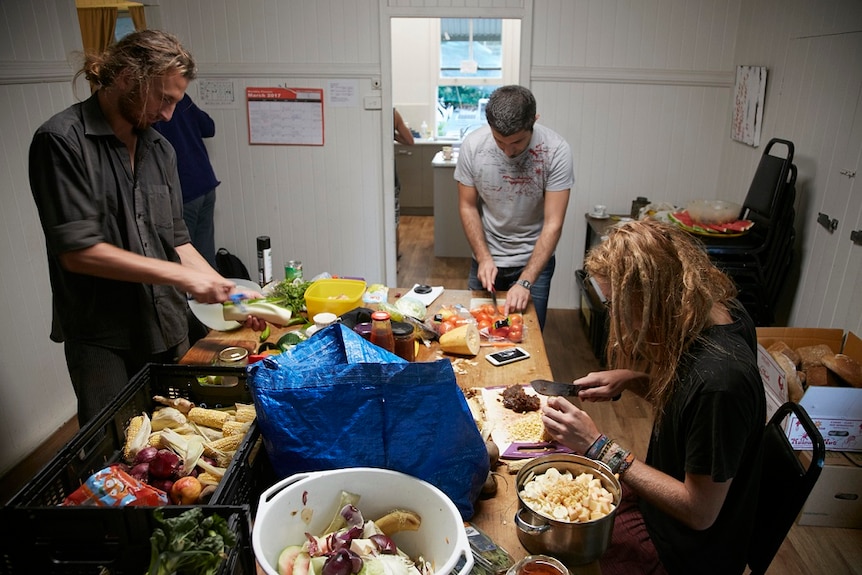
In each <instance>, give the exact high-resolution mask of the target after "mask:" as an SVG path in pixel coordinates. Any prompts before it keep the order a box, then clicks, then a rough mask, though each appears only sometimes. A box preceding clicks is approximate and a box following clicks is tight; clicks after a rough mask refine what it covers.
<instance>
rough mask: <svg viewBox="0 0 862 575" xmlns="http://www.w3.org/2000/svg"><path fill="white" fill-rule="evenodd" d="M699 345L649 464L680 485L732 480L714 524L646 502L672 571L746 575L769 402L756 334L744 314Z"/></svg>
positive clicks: (660, 549) (736, 314)
mask: <svg viewBox="0 0 862 575" xmlns="http://www.w3.org/2000/svg"><path fill="white" fill-rule="evenodd" d="M732 313H733V316H734V320H735V321H734V323H732V324H729V325H724V326H714V327H712V328H709V329H708V330H706V331H705V333H704V338H703V339H702V340H700V341H698V342H696V343H695V344H694V345H693V346H692V349H691V350H690V351H689V353H688V354H687V355H686V358H685V360H684V361H683V362H682V364H681V366H680V369H679V371H678V374H679V384H678V388H677V392H676V394H675V395H674V397H673V398H672V399H671V401H670V402H669V404H668V406H667V408H666V414H665V416H664V418H663V419H662V422H661V427H660V429H658V433H657V434H656V433H655V430H654V433H653V436H652V438H651V440H650V446H649V451H648V454H647V459H646V462H647V463H648V464H649V465H651V466H653V467H655V468H656V469H659V470H661V471H663V472H664V473H667V474H668V475H670V476H672V477H674V478H676V479H678V480H680V481H684V480H685V474H686V473H692V474H697V475H709V476H710V477H712V479H713V481H717V482H721V481H726V480H729V479H732V480H733V482H732V483H731V485H730V490H729V491H728V494H727V499H726V500H725V502H724V506H723V507H722V509H721V512H720V513H719V515H718V518H717V519H716V521H715V523H714V524H713V525H712V526H711V527H709V528H708V529H705V530H703V531H695V530H692V529H690V528H688V527H686V526H684V525H683V524H681V523H680V522H679V521H677V520H676V519H673V518H672V517H669V516H668V515H666V514H664V513H662V512H661V511H659V510H658V509H656V508H655V507H653V506H652V505H649V504H648V503H647V502H645V501H643V500H641V511H642V512H643V515H644V518H645V520H646V525H647V529H648V530H649V533H650V537H651V539H652V540H653V542H654V544H655V546H656V549H657V550H658V552H659V556H660V558H661V561H662V563H663V564H664V566H665V568H666V569H667V570H668V571H669V572H670V573H699V574H701V573H716V574H722V575H727V574H729V573H742V572H743V571H744V569H745V564H746V558H747V551H748V539H749V536H750V534H751V525H752V523H753V518H754V515H755V512H756V507H757V493H758V488H759V483H760V442H761V437H762V434H763V428H764V425H765V424H766V399H765V396H764V391H763V382H762V380H761V378H760V372H759V370H758V368H757V354H756V339H755V338H756V336H755V330H754V326H753V323H752V321H751V318H750V317H749V316H748V314H747V313H745V311H744V310H742V309H739V310H736V309H734V310H732Z"/></svg>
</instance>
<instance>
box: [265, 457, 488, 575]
mask: <svg viewBox="0 0 862 575" xmlns="http://www.w3.org/2000/svg"><path fill="white" fill-rule="evenodd" d="M342 490H345V491H349V492H351V493H356V494H358V495H360V496H361V498H360V500H359V503H358V504H357V507H358V508H359V510H360V511H361V512H362V515H363V516H364V517H365V518H366V519H373V518H376V517H380V516H383V515H385V514H386V513H388V512H389V511H392V510H393V509H409V510H411V511H415V512H416V513H418V514H419V516H420V517H421V518H422V525H421V526H420V527H419V530H418V531H402V532H400V533H396V534H394V536H393V537H392V539H393V540H394V541H395V544H396V545H397V546H398V547H399V548H400V549H403V550H404V552H405V553H407V554H408V555H409V556H411V557H414V558H415V557H417V556H419V555H422V556H423V557H424V558H425V559H426V560H427V561H430V562H431V565H433V567H434V572H435V573H440V574H445V575H448V574H449V573H451V572H453V571H454V570H455V567H456V565H457V563H458V561H459V559H461V558H463V559H464V560H465V562H464V565H463V567H462V568H461V570H460V571H458V573H463V574H467V573H470V570H471V569H472V568H473V554H472V552H471V551H470V543H469V541H468V540H467V532H466V531H465V530H464V522H463V520H462V519H461V515H460V513H458V509H457V507H455V504H454V503H452V500H451V499H449V498H448V497H447V496H446V494H444V493H443V492H442V491H440V490H439V489H438V488H436V487H434V486H433V485H431V484H430V483H427V482H425V481H422V480H420V479H416V478H415V477H411V476H410V475H407V474H404V473H400V472H397V471H391V470H388V469H376V468H371V467H351V468H346V469H336V470H331V471H317V472H309V473H297V474H295V475H292V476H290V477H288V478H286V479H283V480H281V481H280V482H278V483H276V484H275V485H273V486H272V487H270V488H269V489H267V490H266V491H265V492H264V493H263V494H262V495H261V496H260V503H259V506H258V509H257V516H256V517H255V520H254V528H253V530H252V537H251V540H252V548H253V549H254V554H255V557H256V559H257V561H258V563H259V564H260V566H261V567H262V568H263V570H264V571H265V572H266V573H267V574H268V575H278V570H277V568H276V566H277V562H278V556H279V554H280V553H281V551H282V549H284V548H285V547H286V546H288V545H302V543H303V542H305V540H306V538H305V533H306V532H308V533H311V534H313V535H319V534H320V533H321V532H322V531H323V530H324V529H325V528H326V526H327V525H329V521H330V520H331V519H332V516H333V515H334V514H335V513H337V512H338V509H337V508H338V503H339V500H340V498H341V491H342ZM309 516H310V517H309Z"/></svg>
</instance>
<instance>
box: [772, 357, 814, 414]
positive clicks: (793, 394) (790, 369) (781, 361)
mask: <svg viewBox="0 0 862 575" xmlns="http://www.w3.org/2000/svg"><path fill="white" fill-rule="evenodd" d="M769 355H771V356H772V359H774V360H775V362H776V363H777V364H778V365H779V366H780V367H781V369H782V370H783V371H784V375H785V378H786V379H787V399H789V400H790V401H792V402H794V403H799V401H800V400H801V399H802V395H803V394H804V393H805V390H803V389H802V382H801V381H800V380H799V374H797V373H796V366H795V365H794V364H793V362H792V361H791V360H790V358H789V357H787V356H786V355H784V354H783V353H781V352H778V351H773V352H770V353H769Z"/></svg>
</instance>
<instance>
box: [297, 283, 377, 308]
mask: <svg viewBox="0 0 862 575" xmlns="http://www.w3.org/2000/svg"><path fill="white" fill-rule="evenodd" d="M364 293H365V282H364V281H362V280H348V279H338V278H331V279H321V280H317V281H316V282H314V283H312V284H311V285H310V286H308V289H307V290H305V307H306V309H307V310H308V317H314V316H315V315H317V314H319V313H323V312H330V313H334V314H335V315H338V316H340V315H341V314H343V313H347V312H349V311H350V310H352V309H355V308H357V307H359V305H360V304H361V303H362V294H364Z"/></svg>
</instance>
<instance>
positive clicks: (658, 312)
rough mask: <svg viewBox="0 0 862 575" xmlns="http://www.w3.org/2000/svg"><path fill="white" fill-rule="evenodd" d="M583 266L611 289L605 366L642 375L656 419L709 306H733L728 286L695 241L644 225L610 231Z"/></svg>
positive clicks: (678, 232)
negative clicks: (648, 383) (647, 379)
mask: <svg viewBox="0 0 862 575" xmlns="http://www.w3.org/2000/svg"><path fill="white" fill-rule="evenodd" d="M584 267H585V269H586V271H587V273H589V274H590V275H591V276H593V277H595V278H596V279H598V280H600V281H602V282H604V283H606V284H607V285H608V286H610V289H611V294H612V295H611V294H606V295H609V296H610V297H611V301H610V302H609V308H610V317H611V321H610V329H609V336H608V346H607V350H606V353H607V358H608V365H609V366H610V367H611V368H612V369H613V368H615V369H635V370H638V371H643V372H646V373H647V374H649V376H650V388H649V392H648V394H647V397H646V399H647V400H648V401H649V402H650V403H651V404H652V405H653V408H654V410H655V416H656V418H657V419H661V416H662V415H663V412H664V407H665V406H666V405H667V402H668V400H669V398H670V397H671V396H672V395H673V392H674V390H675V385H676V382H677V379H676V371H677V368H678V367H679V365H680V362H681V360H682V359H683V357H684V354H685V353H686V351H687V350H688V349H689V348H690V346H691V345H692V343H693V342H695V341H696V340H698V339H700V338H701V336H702V333H703V331H704V329H706V328H707V327H709V326H711V325H712V323H713V322H712V319H711V316H710V313H711V311H712V309H713V306H714V305H715V304H724V305H725V306H726V307H728V308H730V307H733V306H734V305H736V304H735V301H734V298H735V297H736V295H737V289H736V286H735V285H734V283H733V281H732V280H731V279H730V278H729V277H728V276H727V275H726V274H725V273H724V272H722V271H721V270H719V269H718V268H717V267H715V265H714V264H713V263H712V262H711V261H710V259H709V256H708V255H707V254H706V251H705V250H704V249H703V245H702V244H701V242H699V241H698V240H696V239H695V238H693V237H692V236H690V235H689V234H687V233H686V232H684V231H682V230H680V229H679V228H678V227H676V226H673V225H670V224H665V223H661V222H656V221H651V220H643V221H634V222H625V223H621V224H618V225H617V226H614V227H613V228H612V230H611V232H610V233H609V234H608V238H607V241H605V242H603V243H601V244H599V245H597V246H595V247H594V248H592V249H591V250H590V252H589V254H588V255H587V258H586V261H585V264H584Z"/></svg>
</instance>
